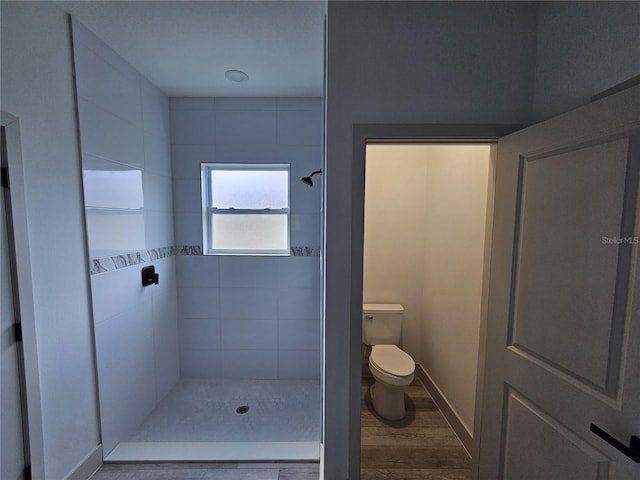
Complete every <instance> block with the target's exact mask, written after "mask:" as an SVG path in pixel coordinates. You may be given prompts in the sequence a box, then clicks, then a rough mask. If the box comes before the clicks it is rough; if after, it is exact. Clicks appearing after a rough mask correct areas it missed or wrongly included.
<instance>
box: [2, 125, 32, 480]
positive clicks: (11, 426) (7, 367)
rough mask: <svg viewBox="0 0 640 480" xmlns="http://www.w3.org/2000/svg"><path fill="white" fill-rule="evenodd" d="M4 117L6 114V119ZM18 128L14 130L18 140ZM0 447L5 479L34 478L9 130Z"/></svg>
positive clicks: (5, 152)
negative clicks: (10, 166) (32, 472)
mask: <svg viewBox="0 0 640 480" xmlns="http://www.w3.org/2000/svg"><path fill="white" fill-rule="evenodd" d="M4 118H5V115H4V114H3V120H4ZM16 128H17V126H16V125H14V126H13V127H12V134H11V135H10V136H12V137H13V138H12V140H15V134H16V133H17V130H16ZM0 166H1V171H2V186H1V189H2V192H1V193H0V223H1V226H0V273H1V276H0V287H1V288H0V290H1V293H2V296H1V298H0V312H1V313H0V318H1V319H2V322H1V329H0V333H1V335H0V338H1V341H0V348H1V355H0V381H1V382H0V383H1V387H0V392H2V395H1V398H0V403H1V404H2V416H1V417H0V433H1V435H0V445H1V446H2V464H1V468H0V470H1V471H0V477H2V478H25V479H28V478H31V448H30V447H31V442H30V439H29V411H28V408H27V382H26V380H27V377H26V374H25V350H24V343H23V329H22V320H21V302H20V291H19V278H18V263H17V258H18V255H17V254H16V235H15V233H14V221H13V217H14V213H15V212H14V210H13V208H12V195H11V191H10V186H11V178H12V177H10V175H9V153H8V148H7V131H6V128H5V125H4V121H3V125H2V126H1V127H0Z"/></svg>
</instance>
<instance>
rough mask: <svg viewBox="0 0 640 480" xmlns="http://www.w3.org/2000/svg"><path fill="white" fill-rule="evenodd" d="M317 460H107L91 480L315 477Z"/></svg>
mask: <svg viewBox="0 0 640 480" xmlns="http://www.w3.org/2000/svg"><path fill="white" fill-rule="evenodd" d="M318 476H319V465H318V464H317V463H282V462H273V463H107V464H104V465H102V466H101V467H100V469H98V471H97V472H96V473H94V474H93V476H92V477H91V479H90V480H318Z"/></svg>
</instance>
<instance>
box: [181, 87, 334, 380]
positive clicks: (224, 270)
mask: <svg viewBox="0 0 640 480" xmlns="http://www.w3.org/2000/svg"><path fill="white" fill-rule="evenodd" d="M169 104H170V108H171V128H172V158H171V161H172V172H173V189H174V210H175V212H174V221H175V238H176V242H177V244H179V245H202V215H201V200H200V164H201V163H203V162H204V163H206V162H219V163H288V164H290V165H291V213H292V216H291V220H292V229H291V245H292V249H291V250H292V256H290V257H268V256H219V257H218V256H191V255H190V256H179V257H178V258H177V259H176V261H177V265H178V286H179V290H180V292H181V293H180V296H179V312H180V339H181V372H182V375H183V376H186V377H202V376H206V377H211V378H223V377H231V378H273V379H275V378H319V375H320V370H319V361H320V353H319V342H320V341H319V337H320V321H319V318H320V313H319V308H320V307H319V306H320V258H319V256H318V252H319V249H320V247H319V246H320V221H321V217H320V205H321V191H322V177H321V176H315V177H314V181H316V180H317V184H316V186H315V187H313V188H309V187H308V186H306V185H304V184H302V183H301V182H300V178H301V177H303V176H307V175H309V174H310V173H311V172H312V171H314V170H318V169H320V168H321V165H322V147H321V145H322V143H321V140H322V103H321V100H320V99H319V98H285V97H278V98H275V97H269V98H254V97H242V98H240V97H238V98H215V99H214V98H189V97H178V98H171V99H170V100H169ZM212 114H213V115H215V121H213V122H212V121H211V120H210V118H211V115H212ZM198 121H201V122H202V123H203V124H201V125H194V123H197V122H198ZM205 123H206V124H207V125H208V126H206V125H204V124H205ZM211 125H212V126H213V131H214V136H213V138H211V137H210V136H208V135H209V131H210V127H211ZM174 129H175V131H174ZM294 252H295V254H296V255H297V254H308V255H311V256H293V255H294ZM203 287H219V289H218V290H217V292H218V297H217V300H218V302H219V303H218V305H219V317H215V318H216V319H217V320H218V321H219V330H216V327H215V326H213V325H212V324H211V323H205V320H206V319H205V318H203V317H199V316H200V315H204V313H205V312H206V311H207V310H206V309H207V307H206V305H207V303H206V300H204V299H202V298H199V297H201V296H203V295H204V293H205V292H207V291H208V290H207V289H206V288H203ZM187 291H189V292H188V293H187ZM191 317H199V318H191ZM283 350H286V351H287V352H295V355H294V354H293V353H286V354H284V353H281V352H282V351H283ZM279 356H281V357H282V358H283V359H285V360H282V361H287V360H286V359H291V358H293V357H295V358H296V359H298V357H306V358H304V359H302V360H300V361H299V364H300V365H298V366H286V365H284V366H281V367H279V365H278V364H279ZM216 361H218V362H220V363H219V364H218V365H213V364H212V362H216ZM198 362H202V363H204V365H203V364H201V363H198ZM316 367H318V368H316Z"/></svg>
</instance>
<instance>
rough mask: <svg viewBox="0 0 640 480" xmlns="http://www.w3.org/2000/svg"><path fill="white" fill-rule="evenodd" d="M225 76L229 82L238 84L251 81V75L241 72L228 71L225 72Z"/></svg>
mask: <svg viewBox="0 0 640 480" xmlns="http://www.w3.org/2000/svg"><path fill="white" fill-rule="evenodd" d="M224 76H225V77H227V79H228V80H231V81H232V82H238V83H242V82H246V81H247V80H249V75H247V74H246V73H244V72H243V71H240V70H227V71H226V72H224Z"/></svg>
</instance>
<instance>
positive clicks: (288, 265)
mask: <svg viewBox="0 0 640 480" xmlns="http://www.w3.org/2000/svg"><path fill="white" fill-rule="evenodd" d="M278 266H279V272H278V277H277V278H278V288H279V289H280V290H284V291H286V292H290V291H291V289H294V288H307V289H311V290H313V291H318V290H319V289H320V257H287V258H286V259H282V261H281V262H279V264H278Z"/></svg>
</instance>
